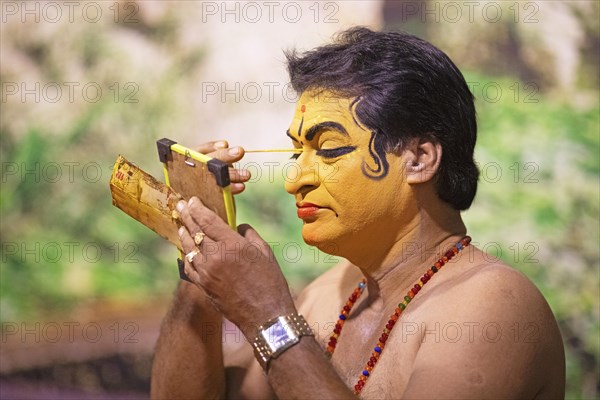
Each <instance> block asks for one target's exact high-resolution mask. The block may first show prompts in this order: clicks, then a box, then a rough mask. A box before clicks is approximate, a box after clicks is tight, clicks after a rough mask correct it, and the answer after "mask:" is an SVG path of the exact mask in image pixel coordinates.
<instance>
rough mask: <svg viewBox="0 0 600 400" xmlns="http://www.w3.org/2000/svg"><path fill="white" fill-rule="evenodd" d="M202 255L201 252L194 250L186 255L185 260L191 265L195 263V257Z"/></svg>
mask: <svg viewBox="0 0 600 400" xmlns="http://www.w3.org/2000/svg"><path fill="white" fill-rule="evenodd" d="M199 253H200V250H198V249H196V250H192V251H190V252H189V253H187V254H186V255H185V259H186V260H188V262H189V263H190V264H191V263H192V262H193V261H194V257H196V256H197V255H198V254H199Z"/></svg>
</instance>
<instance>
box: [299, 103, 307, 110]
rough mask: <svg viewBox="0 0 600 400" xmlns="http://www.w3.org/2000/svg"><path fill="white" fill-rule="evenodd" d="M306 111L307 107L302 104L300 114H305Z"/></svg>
mask: <svg viewBox="0 0 600 400" xmlns="http://www.w3.org/2000/svg"><path fill="white" fill-rule="evenodd" d="M304 111H306V106H305V105H304V104H302V106H301V107H300V112H304Z"/></svg>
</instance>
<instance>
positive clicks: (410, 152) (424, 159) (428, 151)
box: [402, 138, 442, 184]
mask: <svg viewBox="0 0 600 400" xmlns="http://www.w3.org/2000/svg"><path fill="white" fill-rule="evenodd" d="M402 158H403V159H404V163H405V168H404V171H405V174H406V181H407V182H408V183H409V184H416V183H425V182H428V181H430V180H432V179H433V178H434V177H435V175H436V174H437V171H438V169H439V167H440V162H441V160H442V146H441V145H440V144H439V143H437V142H433V141H432V140H431V139H429V138H418V139H415V140H413V141H412V142H411V143H410V144H409V145H408V146H407V147H406V148H405V149H404V152H403V153H402Z"/></svg>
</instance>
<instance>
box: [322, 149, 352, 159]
mask: <svg viewBox="0 0 600 400" xmlns="http://www.w3.org/2000/svg"><path fill="white" fill-rule="evenodd" d="M354 150H356V146H342V147H336V148H335V149H321V150H317V152H316V154H317V155H318V156H321V157H324V158H336V157H340V156H343V155H345V154H348V153H351V152H353V151H354Z"/></svg>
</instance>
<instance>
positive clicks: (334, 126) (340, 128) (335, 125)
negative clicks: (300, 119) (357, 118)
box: [304, 121, 349, 140]
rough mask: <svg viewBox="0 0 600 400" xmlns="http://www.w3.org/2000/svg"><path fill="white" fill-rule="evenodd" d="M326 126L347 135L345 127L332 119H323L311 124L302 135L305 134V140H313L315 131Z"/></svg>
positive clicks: (321, 129) (317, 131)
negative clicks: (323, 120) (318, 122)
mask: <svg viewBox="0 0 600 400" xmlns="http://www.w3.org/2000/svg"><path fill="white" fill-rule="evenodd" d="M327 128H330V129H333V130H334V131H338V132H339V133H341V134H343V135H346V136H349V135H348V131H346V128H344V127H343V126H342V125H341V124H339V123H337V122H333V121H325V122H321V123H320V124H316V125H313V126H311V127H310V128H308V129H307V130H306V135H304V136H306V140H313V138H314V137H315V135H316V134H317V133H319V132H320V131H323V130H325V129H327Z"/></svg>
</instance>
